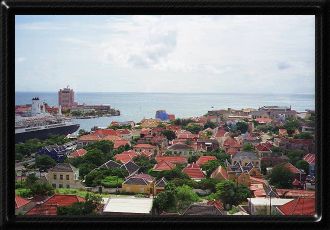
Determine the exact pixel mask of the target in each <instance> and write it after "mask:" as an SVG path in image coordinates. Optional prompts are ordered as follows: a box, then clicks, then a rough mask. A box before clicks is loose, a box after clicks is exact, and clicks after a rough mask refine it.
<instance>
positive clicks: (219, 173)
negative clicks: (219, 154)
mask: <svg viewBox="0 0 330 230" xmlns="http://www.w3.org/2000/svg"><path fill="white" fill-rule="evenodd" d="M210 177H211V178H212V179H216V180H220V181H222V180H228V174H227V170H226V168H225V167H223V166H221V165H220V166H219V167H218V168H216V169H215V170H214V171H213V172H212V174H211V176H210Z"/></svg>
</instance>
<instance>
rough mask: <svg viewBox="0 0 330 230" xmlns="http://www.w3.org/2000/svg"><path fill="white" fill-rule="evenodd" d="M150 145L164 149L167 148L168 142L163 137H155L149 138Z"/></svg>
mask: <svg viewBox="0 0 330 230" xmlns="http://www.w3.org/2000/svg"><path fill="white" fill-rule="evenodd" d="M150 143H151V144H152V145H157V146H158V147H159V148H161V149H164V148H167V146H168V140H167V138H166V137H165V136H162V135H157V136H154V137H152V138H151V140H150Z"/></svg>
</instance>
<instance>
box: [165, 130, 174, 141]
mask: <svg viewBox="0 0 330 230" xmlns="http://www.w3.org/2000/svg"><path fill="white" fill-rule="evenodd" d="M162 134H163V135H164V136H165V137H166V138H167V140H169V141H171V140H173V139H175V138H176V135H175V132H173V131H172V130H163V131H162Z"/></svg>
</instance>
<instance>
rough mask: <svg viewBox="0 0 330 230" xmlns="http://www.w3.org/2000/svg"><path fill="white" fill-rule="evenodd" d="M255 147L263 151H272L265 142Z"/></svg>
mask: <svg viewBox="0 0 330 230" xmlns="http://www.w3.org/2000/svg"><path fill="white" fill-rule="evenodd" d="M255 147H256V149H257V150H258V151H261V152H268V151H270V149H269V147H267V145H266V144H264V143H260V144H257V145H256V146H255Z"/></svg>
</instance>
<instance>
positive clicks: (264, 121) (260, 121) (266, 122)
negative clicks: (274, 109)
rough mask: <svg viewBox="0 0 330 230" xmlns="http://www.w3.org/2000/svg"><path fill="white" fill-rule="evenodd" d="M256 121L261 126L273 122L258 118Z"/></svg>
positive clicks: (268, 119)
mask: <svg viewBox="0 0 330 230" xmlns="http://www.w3.org/2000/svg"><path fill="white" fill-rule="evenodd" d="M255 121H256V122H258V123H259V124H268V123H271V122H272V121H273V120H272V119H271V118H267V117H258V118H256V119H255Z"/></svg>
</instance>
